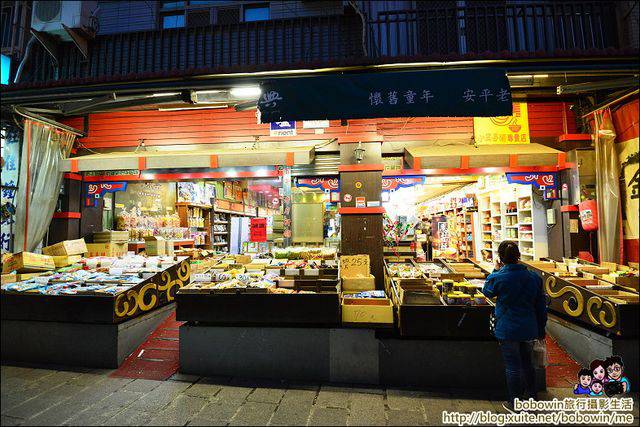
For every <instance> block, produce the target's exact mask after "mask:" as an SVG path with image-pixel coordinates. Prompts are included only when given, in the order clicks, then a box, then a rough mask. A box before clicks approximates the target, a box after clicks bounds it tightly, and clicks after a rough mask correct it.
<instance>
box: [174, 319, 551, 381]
mask: <svg viewBox="0 0 640 427" xmlns="http://www.w3.org/2000/svg"><path fill="white" fill-rule="evenodd" d="M180 371H181V372H182V373H185V374H194V375H203V376H215V375H223V376H226V375H228V376H238V377H246V378H270V379H280V380H294V381H295V380H299V381H322V382H333V383H359V384H376V385H390V386H391V385H393V386H411V387H428V388H436V389H442V388H447V389H448V388H465V389H468V388H477V389H498V390H505V377H504V366H503V364H502V356H501V354H500V349H499V347H498V343H497V342H496V341H495V340H493V339H489V340H485V339H477V340H473V339H465V340H452V339H402V338H401V337H400V336H399V335H397V334H396V333H394V332H392V331H381V330H375V329H363V328H295V327H232V326H212V325H206V324H203V323H199V324H195V323H186V324H184V325H182V326H181V327H180ZM538 378H539V382H538V385H539V388H540V389H544V388H545V383H544V369H540V370H539V372H538Z"/></svg>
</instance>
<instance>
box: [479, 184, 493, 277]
mask: <svg viewBox="0 0 640 427" xmlns="http://www.w3.org/2000/svg"><path fill="white" fill-rule="evenodd" d="M490 199H491V196H490V194H488V193H481V194H478V212H479V217H480V227H479V229H480V232H479V233H478V236H480V237H479V238H478V243H477V245H476V248H477V249H476V251H477V253H478V254H479V256H480V258H478V259H480V260H482V261H485V262H488V263H490V264H493V247H492V246H493V224H492V221H491V219H492V218H491V200H490Z"/></svg>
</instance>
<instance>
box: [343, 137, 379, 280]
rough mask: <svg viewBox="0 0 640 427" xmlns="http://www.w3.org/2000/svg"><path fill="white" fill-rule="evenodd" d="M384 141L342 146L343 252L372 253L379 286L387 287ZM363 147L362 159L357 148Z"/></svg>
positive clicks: (352, 253)
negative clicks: (384, 233)
mask: <svg viewBox="0 0 640 427" xmlns="http://www.w3.org/2000/svg"><path fill="white" fill-rule="evenodd" d="M381 145H382V144H381V143H380V142H367V143H363V144H362V145H361V146H359V145H358V143H346V144H341V145H340V166H339V168H338V170H339V172H340V210H339V212H340V214H341V221H342V225H341V231H342V244H341V252H342V254H343V255H355V254H368V255H369V258H370V260H371V273H372V274H373V275H374V276H375V277H376V288H377V289H384V266H383V240H382V213H383V211H384V210H383V208H382V201H381V194H382V170H383V169H384V166H383V165H382V147H381ZM358 148H363V149H364V155H363V156H362V159H361V160H360V161H359V162H358V160H357V159H356V149H358Z"/></svg>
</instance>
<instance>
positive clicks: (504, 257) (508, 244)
mask: <svg viewBox="0 0 640 427" xmlns="http://www.w3.org/2000/svg"><path fill="white" fill-rule="evenodd" d="M498 256H500V260H501V261H502V263H503V264H517V263H518V261H519V260H520V249H518V244H517V243H516V242H512V241H511V240H505V241H503V242H502V243H500V246H498Z"/></svg>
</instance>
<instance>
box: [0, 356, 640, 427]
mask: <svg viewBox="0 0 640 427" xmlns="http://www.w3.org/2000/svg"><path fill="white" fill-rule="evenodd" d="M1 369H2V370H1V380H2V381H1V385H2V387H1V400H0V402H1V407H2V408H1V413H2V415H1V425H3V426H5V425H7V426H8V425H143V424H144V425H441V424H442V411H444V410H447V411H460V412H464V413H469V412H472V411H492V412H494V413H499V412H504V409H503V408H502V407H501V403H500V397H499V396H497V395H495V394H491V393H486V392H484V393H481V394H470V393H469V392H468V391H464V390H458V391H456V390H449V391H447V392H438V393H433V392H427V391H415V390H399V389H386V388H365V387H348V386H344V387H338V386H334V385H324V384H298V383H285V382H264V381H248V380H238V379H233V378H201V377H192V376H184V375H180V374H177V375H174V376H172V377H171V378H170V379H168V380H166V381H157V380H147V379H131V378H118V377H114V376H113V375H112V373H111V372H109V371H100V370H74V371H61V370H55V369H37V368H26V367H14V366H2V368H1ZM572 396H573V395H572V390H571V389H570V388H549V389H548V391H547V392H545V393H542V394H541V395H540V398H542V399H545V400H550V399H553V398H558V399H563V398H565V397H572ZM634 397H635V399H636V405H635V407H634V410H633V414H634V416H635V419H634V420H633V421H634V422H635V425H638V406H637V397H638V396H637V394H636V395H635V396H634Z"/></svg>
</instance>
